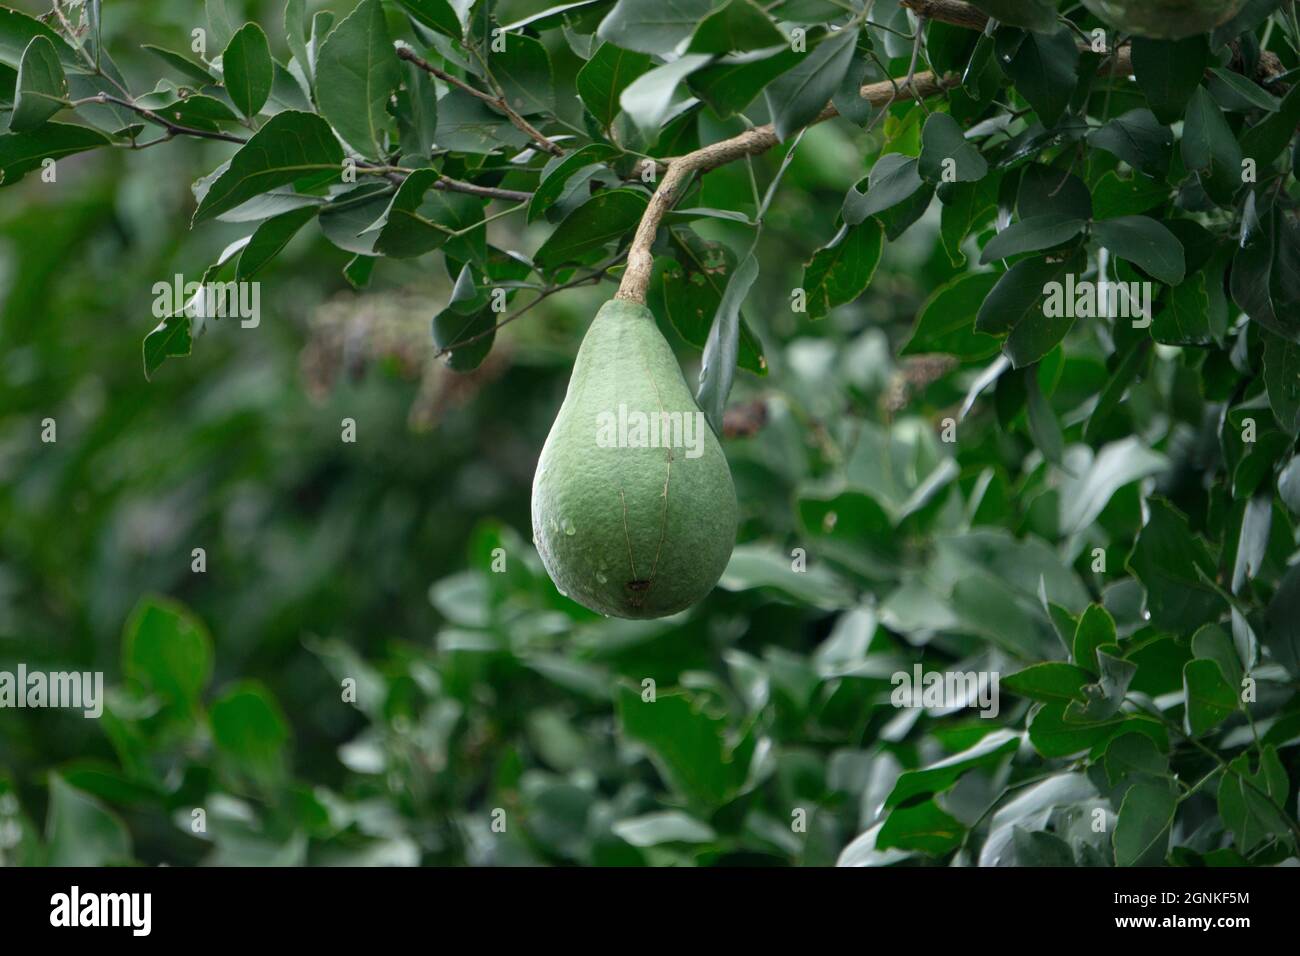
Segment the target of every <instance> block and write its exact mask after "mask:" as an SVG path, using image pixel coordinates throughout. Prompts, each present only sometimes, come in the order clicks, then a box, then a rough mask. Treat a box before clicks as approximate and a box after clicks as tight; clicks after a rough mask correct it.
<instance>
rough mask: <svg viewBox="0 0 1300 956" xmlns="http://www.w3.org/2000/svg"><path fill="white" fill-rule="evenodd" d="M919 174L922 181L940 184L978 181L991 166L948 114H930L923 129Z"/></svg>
mask: <svg viewBox="0 0 1300 956" xmlns="http://www.w3.org/2000/svg"><path fill="white" fill-rule="evenodd" d="M917 171H918V172H919V173H920V174H921V178H922V179H926V180H928V181H929V182H932V183H938V182H959V183H963V182H975V181H977V180H980V179H983V178H984V176H985V175H986V174H987V173H988V171H989V164H988V163H987V162H986V161H985V160H984V157H983V156H982V155H980V151H979V150H978V149H976V148H975V146H974V145H973V144H972V143H970V142H969V141H968V140H967V139H966V137H965V135H964V134H963V133H962V130H961V127H960V126H958V125H957V121H956V120H955V119H953V118H952V117H951V116H949V115H948V114H947V113H937V112H936V113H931V114H930V116H929V118H928V119H926V121H925V126H924V127H923V128H922V130H921V155H920V158H919V161H918V166H917Z"/></svg>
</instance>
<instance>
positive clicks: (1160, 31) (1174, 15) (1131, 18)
mask: <svg viewBox="0 0 1300 956" xmlns="http://www.w3.org/2000/svg"><path fill="white" fill-rule="evenodd" d="M1244 3H1245V0H1083V5H1084V6H1085V7H1087V8H1088V9H1089V10H1091V11H1092V12H1093V14H1094V15H1096V16H1097V17H1098V18H1099V19H1100V20H1102V21H1103V22H1104V23H1107V24H1109V25H1110V26H1112V27H1114V28H1115V29H1117V30H1122V31H1124V32H1125V33H1134V34H1137V35H1138V36H1143V37H1154V38H1156V39H1161V40H1178V39H1182V38H1183V37H1189V36H1193V35H1195V34H1197V33H1209V32H1210V31H1211V30H1213V29H1214V28H1215V27H1217V26H1219V25H1220V24H1222V23H1226V22H1227V21H1228V18H1229V17H1231V16H1233V15H1235V14H1236V13H1237V11H1238V10H1240V9H1241V7H1242V5H1243V4H1244Z"/></svg>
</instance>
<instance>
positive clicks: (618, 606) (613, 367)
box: [532, 299, 738, 618]
mask: <svg viewBox="0 0 1300 956" xmlns="http://www.w3.org/2000/svg"><path fill="white" fill-rule="evenodd" d="M620 405H623V406H625V408H626V409H627V410H628V411H629V412H630V413H634V412H638V411H639V412H644V413H646V414H647V415H649V414H653V413H658V412H661V411H666V412H669V413H672V412H681V413H685V414H684V415H683V419H682V420H683V421H685V420H686V416H687V415H689V420H690V423H691V432H690V437H691V438H692V441H691V442H690V443H689V444H690V445H691V446H692V447H685V448H684V447H617V446H616V445H615V447H609V446H610V444H611V443H610V442H609V441H608V436H609V431H608V428H607V430H606V432H605V435H606V439H605V440H604V442H603V443H604V445H605V447H602V444H601V443H598V441H597V434H598V428H599V427H600V424H601V422H602V421H603V422H605V423H606V426H608V423H609V421H610V419H609V417H607V416H611V415H612V416H618V414H619V406H620ZM602 413H604V415H602ZM697 429H698V431H697ZM682 434H683V435H685V432H683V433H682ZM697 436H698V439H697ZM661 444H665V443H663V442H661ZM669 444H670V443H669ZM697 451H698V453H699V454H698V457H688V452H689V453H690V454H691V455H695V454H696V452H697ZM737 510H738V509H737V506H736V490H735V487H734V485H733V484H732V482H731V470H730V469H729V468H728V467H727V459H726V456H725V455H724V454H723V452H722V446H721V445H720V444H719V443H718V439H717V437H716V436H715V435H714V433H713V429H712V428H710V427H709V425H708V424H707V422H705V420H704V416H703V414H702V413H700V411H699V406H698V405H696V404H695V399H694V397H693V396H692V395H691V391H690V389H689V388H687V386H686V381H685V379H683V378H682V372H681V369H680V368H679V367H678V365H677V358H676V356H674V355H673V352H672V349H671V348H670V347H669V345H668V343H667V342H666V341H665V340H664V337H663V335H661V334H660V332H659V329H658V327H657V326H656V325H655V320H654V316H653V315H652V314H651V312H650V310H649V309H647V308H646V307H645V306H644V305H640V304H638V303H634V302H628V301H623V300H620V299H612V300H610V301H609V302H606V303H605V304H604V305H603V306H602V307H601V309H600V311H599V312H597V313H596V318H595V319H594V320H593V321H592V323H591V328H590V329H588V330H587V335H586V337H585V338H584V339H583V341H582V347H581V348H580V349H579V350H578V357H577V360H576V361H575V362H574V366H573V377H572V378H570V380H569V389H568V392H567V393H566V394H565V396H564V404H563V405H561V406H560V411H559V414H558V415H557V416H556V418H555V424H554V425H552V426H551V432H550V434H549V435H548V436H547V437H546V444H545V445H544V446H543V448H542V454H541V458H540V459H539V461H538V463H537V473H536V475H535V476H534V478H533V503H532V512H533V541H534V543H535V544H536V545H537V551H538V553H539V554H540V555H541V557H542V563H543V564H544V565H545V566H546V571H547V573H548V574H550V576H551V580H552V581H554V582H555V585H556V587H558V588H559V589H560V591H562V592H563V593H565V594H567V595H568V596H569V597H571V598H573V599H574V600H575V601H578V602H579V603H581V604H583V605H585V606H586V607H588V608H590V609H591V610H593V611H597V612H599V613H601V614H609V615H613V616H615V617H626V618H653V617H664V616H665V615H668V614H675V613H677V612H678V611H681V610H684V609H685V608H688V607H690V606H691V605H692V604H695V603H696V602H697V601H699V600H700V599H701V598H703V597H704V596H705V595H706V594H708V593H709V591H710V590H712V588H713V585H714V584H716V583H717V581H718V578H719V577H721V576H722V572H723V570H724V569H725V568H726V566H727V561H728V560H729V558H730V557H731V549H732V547H733V546H734V544H735V541H736V522H737Z"/></svg>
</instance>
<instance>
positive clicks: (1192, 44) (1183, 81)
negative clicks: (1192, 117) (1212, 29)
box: [1132, 34, 1210, 123]
mask: <svg viewBox="0 0 1300 956" xmlns="http://www.w3.org/2000/svg"><path fill="white" fill-rule="evenodd" d="M1132 49H1133V73H1134V75H1135V76H1136V77H1137V81H1138V86H1139V87H1140V88H1141V89H1142V92H1143V93H1145V94H1146V98H1147V103H1148V104H1149V105H1150V107H1151V112H1152V113H1154V114H1155V115H1156V118H1157V119H1158V120H1159V121H1160V122H1161V123H1174V122H1177V121H1178V120H1180V119H1182V116H1183V113H1184V111H1185V110H1186V109H1187V101H1188V99H1190V98H1191V95H1192V91H1193V90H1194V89H1196V87H1197V85H1198V84H1199V83H1200V82H1201V75H1202V74H1203V73H1204V72H1205V67H1206V66H1207V65H1208V63H1209V60H1210V45H1209V43H1208V42H1206V37H1205V36H1204V35H1203V34H1198V35H1196V36H1190V37H1188V38H1187V39H1185V40H1152V39H1149V38H1147V37H1142V36H1136V37H1134V38H1133V44H1132Z"/></svg>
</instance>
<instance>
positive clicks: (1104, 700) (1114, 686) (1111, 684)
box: [1065, 647, 1137, 723]
mask: <svg viewBox="0 0 1300 956" xmlns="http://www.w3.org/2000/svg"><path fill="white" fill-rule="evenodd" d="M1095 656H1096V658H1097V681H1096V682H1095V683H1093V684H1089V685H1087V686H1086V687H1085V688H1084V691H1083V692H1084V696H1085V697H1086V698H1087V702H1086V703H1084V704H1078V703H1074V702H1071V703H1068V704H1066V705H1065V722H1066V723H1093V722H1096V721H1104V720H1109V719H1110V718H1111V717H1114V716H1115V715H1116V714H1117V713H1119V710H1120V708H1121V707H1122V706H1123V705H1124V697H1125V695H1126V694H1127V693H1128V688H1129V684H1131V683H1132V682H1133V677H1134V675H1135V674H1136V673H1137V664H1135V663H1134V662H1132V661H1130V660H1127V659H1125V658H1123V657H1120V656H1118V654H1117V653H1115V654H1112V653H1109V652H1108V651H1107V650H1106V649H1105V648H1102V647H1099V648H1098V649H1097V652H1096V655H1095Z"/></svg>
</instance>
